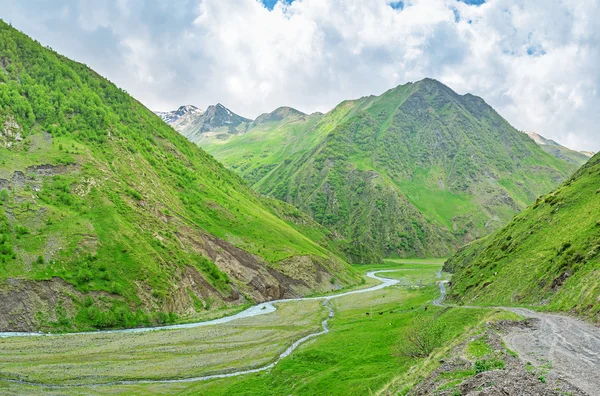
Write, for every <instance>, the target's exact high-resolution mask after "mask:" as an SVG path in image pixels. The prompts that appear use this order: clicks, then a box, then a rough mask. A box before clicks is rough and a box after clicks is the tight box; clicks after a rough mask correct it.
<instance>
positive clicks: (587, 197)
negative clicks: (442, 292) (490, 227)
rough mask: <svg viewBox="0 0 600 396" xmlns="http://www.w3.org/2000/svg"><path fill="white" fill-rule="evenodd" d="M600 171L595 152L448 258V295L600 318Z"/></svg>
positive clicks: (458, 298) (487, 303)
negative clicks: (513, 214)
mask: <svg viewBox="0 0 600 396" xmlns="http://www.w3.org/2000/svg"><path fill="white" fill-rule="evenodd" d="M599 170H600V157H598V156H595V157H594V158H592V159H591V160H590V161H589V162H588V163H587V164H586V165H584V167H582V169H580V170H579V171H578V172H577V173H576V174H575V175H574V176H573V178H571V179H570V180H568V181H567V182H565V183H564V184H563V185H562V186H560V187H559V188H557V189H556V190H555V191H554V192H552V193H550V194H548V195H546V196H542V197H540V198H539V199H538V200H537V201H536V203H535V204H533V205H532V206H530V207H529V208H527V209H526V210H524V211H523V212H522V213H521V214H519V215H518V216H516V217H515V218H514V219H513V221H512V222H510V223H509V224H508V225H507V226H506V227H504V228H503V229H501V230H499V231H498V232H496V233H495V234H493V235H491V236H490V237H488V238H485V239H484V240H481V241H477V242H474V243H473V244H471V245H468V246H466V247H465V248H464V249H462V250H461V251H460V252H458V253H457V254H456V255H455V256H454V257H452V258H451V259H450V260H449V262H448V266H447V268H448V269H450V270H455V271H456V274H455V275H454V276H453V278H452V283H453V285H452V288H451V289H450V297H451V298H454V299H455V300H457V301H461V302H464V303H471V302H476V303H477V304H485V305H521V306H532V307H533V308H534V309H541V310H551V311H571V312H573V313H575V314H578V315H581V316H585V317H587V318H589V319H591V320H593V321H598V320H600V302H599V301H600V285H599V283H598V282H597V279H598V274H599V273H600V244H599V243H598V240H599V239H598V238H599V237H600V217H598V216H597V214H598V213H600V200H599V199H598V194H599V192H598V191H599V190H598V181H599V178H600V176H599Z"/></svg>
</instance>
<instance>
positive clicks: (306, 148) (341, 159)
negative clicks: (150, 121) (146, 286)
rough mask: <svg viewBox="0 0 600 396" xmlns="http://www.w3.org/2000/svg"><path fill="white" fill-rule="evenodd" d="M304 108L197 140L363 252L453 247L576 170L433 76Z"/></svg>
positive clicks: (442, 251)
mask: <svg viewBox="0 0 600 396" xmlns="http://www.w3.org/2000/svg"><path fill="white" fill-rule="evenodd" d="M298 113H299V112H294V113H293V114H292V116H290V117H283V118H281V117H275V118H274V120H273V121H269V122H267V123H263V124H258V125H256V123H255V125H253V126H252V125H251V126H250V127H249V128H248V129H247V130H246V131H244V132H243V133H238V134H236V135H234V136H230V137H228V138H227V139H206V140H205V141H204V143H201V144H202V146H203V147H204V148H206V150H207V151H208V152H210V153H212V154H213V155H214V156H215V157H216V158H217V159H219V160H220V161H222V162H223V163H224V164H226V165H227V166H228V167H230V168H232V169H234V170H235V171H237V172H239V173H240V174H241V175H242V176H243V177H244V178H245V179H246V180H248V181H249V182H250V183H251V184H252V186H253V187H254V188H255V189H256V190H257V191H259V192H260V193H262V194H266V195H269V196H273V197H276V198H279V199H282V200H285V201H286V202H289V203H292V204H293V205H295V206H297V207H299V208H300V209H302V210H303V211H305V212H306V213H308V214H310V215H311V216H312V217H313V218H314V219H315V220H317V221H318V222H319V223H321V224H323V225H324V226H326V227H328V228H330V229H332V230H335V231H336V232H338V233H339V234H340V235H342V236H343V237H345V238H347V240H348V241H349V242H350V245H351V247H350V248H349V250H348V253H349V254H350V256H351V257H352V258H353V260H356V261H369V260H373V259H374V258H378V257H381V256H445V255H448V254H449V253H451V252H453V251H454V250H455V249H456V248H457V247H458V246H461V245H462V244H464V243H465V242H469V241H472V240H474V239H476V238H479V237H481V236H484V235H487V234H489V233H490V232H492V231H494V230H496V229H498V228H499V227H501V226H502V225H504V224H506V223H507V222H508V221H509V220H510V219H511V218H512V216H514V215H515V214H516V213H518V212H519V211H520V210H522V209H523V208H524V207H526V206H527V205H528V204H530V203H531V202H533V201H534V200H535V198H536V197H537V196H539V195H540V194H542V193H545V192H547V191H550V190H551V189H552V188H554V187H555V186H556V185H558V184H559V183H560V182H561V181H563V180H564V179H565V178H566V177H568V176H569V175H570V174H571V173H572V172H574V171H575V169H576V166H575V165H573V164H569V163H567V162H565V161H562V160H560V159H557V158H554V157H552V156H550V155H548V154H547V153H545V152H544V151H543V150H542V149H541V148H540V147H538V145H537V144H535V143H534V142H533V141H532V140H531V139H529V138H528V137H527V136H526V135H525V134H523V133H521V132H519V131H517V130H516V129H514V128H513V127H512V126H510V125H509V124H508V123H507V122H506V121H505V120H504V119H503V118H502V117H500V116H499V115H498V114H497V113H496V112H495V111H494V110H493V109H492V108H491V107H490V106H488V105H487V104H486V103H485V102H484V101H483V100H482V99H481V98H478V97H475V96H473V95H462V96H461V95H458V94H456V93H455V92H453V91H452V90H451V89H450V88H448V87H446V86H444V85H443V84H441V83H439V82H437V81H435V80H431V79H425V80H423V81H420V82H417V83H411V84H406V85H403V86H399V87H397V88H394V89H392V90H389V91H387V92H385V93H384V94H383V95H381V96H369V97H365V98H361V99H358V100H353V101H346V102H343V103H341V104H340V105H338V106H337V107H336V108H335V109H333V110H332V111H330V112H329V113H327V114H325V115H322V114H313V115H308V116H307V115H301V113H300V115H298Z"/></svg>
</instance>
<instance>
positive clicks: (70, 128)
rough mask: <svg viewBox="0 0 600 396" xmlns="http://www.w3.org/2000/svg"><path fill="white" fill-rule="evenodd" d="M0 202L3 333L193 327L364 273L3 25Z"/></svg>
mask: <svg viewBox="0 0 600 396" xmlns="http://www.w3.org/2000/svg"><path fill="white" fill-rule="evenodd" d="M207 112H208V111H207ZM0 204H1V205H0V307H1V309H0V331H6V330H32V329H38V328H41V329H58V330H70V329H90V328H103V327H129V326H137V325H142V324H153V323H165V322H172V321H177V320H189V319H192V318H197V317H200V316H207V315H208V316H216V315H223V314H225V313H227V312H231V310H232V309H238V308H236V307H238V306H240V305H247V304H249V303H252V302H258V301H264V300H271V299H277V298H282V297H293V296H299V295H303V294H307V293H313V292H317V291H326V290H330V289H337V288H340V287H343V286H345V285H348V284H350V283H354V282H356V281H357V280H358V277H357V276H356V275H355V272H354V270H352V269H351V268H350V267H349V266H348V265H347V264H346V263H345V262H344V261H342V260H341V259H339V258H338V257H337V255H335V254H333V253H331V252H330V251H329V250H328V249H327V248H326V246H331V247H332V248H335V245H336V244H337V243H338V241H336V239H335V237H334V236H333V235H332V234H331V233H330V232H329V231H327V230H325V229H324V228H323V227H321V226H319V225H318V224H316V223H315V222H313V221H312V220H311V219H310V218H309V217H307V216H306V215H303V214H302V213H301V212H299V211H298V210H297V209H295V208H293V207H291V206H290V205H287V204H285V203H282V202H278V201H274V200H271V199H266V198H261V197H259V196H258V195H257V194H256V193H254V192H253V191H252V190H251V189H250V188H249V187H247V186H246V184H245V183H244V182H243V181H242V180H241V178H240V177H239V176H237V175H235V174H234V173H232V172H230V171H228V170H226V169H225V168H224V167H223V166H222V165H221V164H219V163H218V162H217V161H215V160H214V159H213V158H212V157H211V156H210V155H208V154H206V153H205V152H204V151H202V150H201V149H199V148H198V147H197V146H195V145H194V144H192V143H190V142H189V141H188V140H187V139H185V138H184V137H183V136H181V135H180V134H178V133H177V132H176V131H174V130H173V129H172V128H170V127H169V126H167V125H166V124H165V123H164V122H162V121H161V119H160V118H159V117H158V116H156V115H154V114H153V113H152V112H151V111H149V110H148V109H146V108H145V107H144V106H142V105H141V104H140V103H138V102H137V101H136V100H135V99H133V98H131V97H130V96H129V95H127V94H126V93H125V92H124V91H123V90H121V89H119V88H117V87H116V86H114V85H113V84H111V83H110V82H109V81H107V80H106V79H104V78H102V77H101V76H99V75H98V74H96V73H95V72H93V71H92V70H90V69H89V68H88V67H86V66H85V65H82V64H79V63H76V62H73V61H70V60H69V59H66V58H65V57H62V56H60V55H58V54H57V53H55V52H53V51H51V50H50V49H46V48H43V47H42V46H41V45H40V44H39V43H37V42H34V41H32V40H31V39H29V38H28V37H27V36H25V35H24V34H21V33H19V32H18V31H16V30H15V29H13V28H12V27H9V26H8V25H7V24H5V23H4V22H2V21H0Z"/></svg>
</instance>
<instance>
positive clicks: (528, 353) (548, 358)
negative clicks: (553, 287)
mask: <svg viewBox="0 0 600 396" xmlns="http://www.w3.org/2000/svg"><path fill="white" fill-rule="evenodd" d="M439 285H440V297H439V298H438V299H436V300H435V301H434V302H433V304H435V305H438V306H442V305H444V304H442V301H443V299H444V297H445V296H446V286H445V282H440V283H439ZM459 307H462V306H459ZM463 308H484V307H475V306H464V307H463ZM485 308H489V307H485ZM493 308H500V309H504V310H507V311H511V312H514V313H517V314H519V315H522V316H524V317H527V318H534V319H537V323H536V325H535V326H533V327H531V328H515V329H513V330H511V331H510V332H509V333H508V334H506V335H505V336H504V337H503V339H504V342H505V343H506V344H507V346H508V347H509V348H510V349H512V350H514V351H515V352H517V353H518V355H519V357H520V358H521V360H522V361H523V362H524V363H526V362H531V363H534V364H535V365H537V366H546V367H548V368H549V369H550V370H549V373H550V375H553V376H555V377H556V378H560V379H563V380H565V381H566V382H568V383H570V384H571V385H573V386H575V387H577V388H579V389H581V390H582V391H584V392H586V393H587V394H589V395H590V396H595V395H600V328H597V327H594V326H592V325H590V324H587V323H585V322H582V321H581V320H578V319H574V318H570V317H567V316H562V315H557V314H548V313H541V312H535V311H532V310H530V309H526V308H515V307H493Z"/></svg>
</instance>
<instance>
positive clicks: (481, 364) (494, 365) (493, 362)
mask: <svg viewBox="0 0 600 396" xmlns="http://www.w3.org/2000/svg"><path fill="white" fill-rule="evenodd" d="M502 368H504V361H502V360H500V359H483V360H478V361H476V362H475V372H476V373H477V374H479V373H483V372H485V371H490V370H495V369H502Z"/></svg>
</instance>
